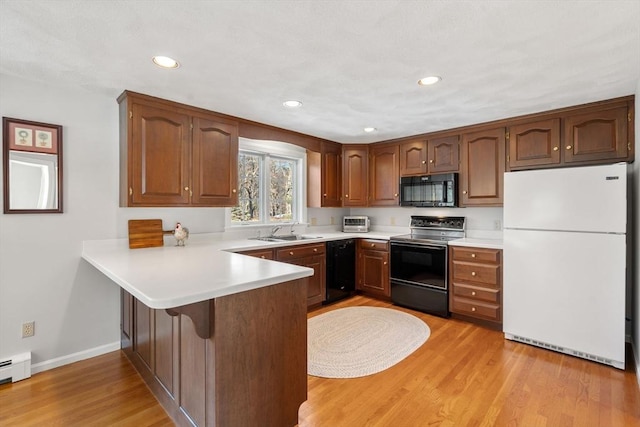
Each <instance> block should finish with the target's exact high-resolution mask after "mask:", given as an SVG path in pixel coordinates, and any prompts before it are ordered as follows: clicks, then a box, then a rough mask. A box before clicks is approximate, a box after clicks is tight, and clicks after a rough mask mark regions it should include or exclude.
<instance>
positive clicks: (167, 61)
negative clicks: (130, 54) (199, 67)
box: [153, 56, 180, 68]
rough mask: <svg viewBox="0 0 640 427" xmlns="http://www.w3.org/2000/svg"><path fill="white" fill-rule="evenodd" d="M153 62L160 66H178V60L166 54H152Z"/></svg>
mask: <svg viewBox="0 0 640 427" xmlns="http://www.w3.org/2000/svg"><path fill="white" fill-rule="evenodd" d="M153 63H154V64H156V65H157V66H158V67H162V68H178V67H179V66H180V64H178V61H176V60H175V59H173V58H169V57H168V56H154V57H153Z"/></svg>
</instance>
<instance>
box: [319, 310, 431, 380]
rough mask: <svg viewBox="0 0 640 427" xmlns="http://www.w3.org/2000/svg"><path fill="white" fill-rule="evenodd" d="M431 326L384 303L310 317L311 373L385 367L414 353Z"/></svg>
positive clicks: (356, 373) (351, 374)
mask: <svg viewBox="0 0 640 427" xmlns="http://www.w3.org/2000/svg"><path fill="white" fill-rule="evenodd" d="M430 334H431V330H430V329H429V326H427V324H426V323H424V322H423V321H422V320H421V319H419V318H417V317H416V316H413V315H411V314H408V313H405V312H403V311H398V310H393V309H390V308H381V307H346V308H340V309H337V310H334V311H329V312H327V313H323V314H320V315H318V316H315V317H312V318H311V319H309V321H308V341H307V347H308V362H309V363H308V368H307V370H308V373H309V375H313V376H316V377H324V378H356V377H363V376H366V375H371V374H375V373H376V372H380V371H383V370H385V369H387V368H389V367H391V366H393V365H395V364H396V363H398V362H400V361H401V360H402V359H404V358H405V357H407V356H409V355H410V354H411V353H413V352H414V351H415V350H416V349H417V348H418V347H420V346H421V345H422V344H424V342H425V341H427V339H428V338H429V335H430Z"/></svg>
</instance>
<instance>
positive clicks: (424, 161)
mask: <svg viewBox="0 0 640 427" xmlns="http://www.w3.org/2000/svg"><path fill="white" fill-rule="evenodd" d="M432 161H433V160H432ZM426 163H427V162H426V160H423V161H422V164H423V165H424V164H426Z"/></svg>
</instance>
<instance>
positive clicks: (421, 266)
mask: <svg viewBox="0 0 640 427" xmlns="http://www.w3.org/2000/svg"><path fill="white" fill-rule="evenodd" d="M391 280H392V281H394V282H396V283H406V284H411V285H416V286H425V287H430V288H435V289H441V290H446V289H447V287H448V286H447V246H439V245H428V244H418V243H400V242H393V241H392V242H391Z"/></svg>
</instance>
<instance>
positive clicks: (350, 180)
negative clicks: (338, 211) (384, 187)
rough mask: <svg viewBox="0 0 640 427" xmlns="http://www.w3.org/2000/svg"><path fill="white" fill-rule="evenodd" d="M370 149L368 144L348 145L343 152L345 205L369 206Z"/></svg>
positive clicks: (343, 200)
mask: <svg viewBox="0 0 640 427" xmlns="http://www.w3.org/2000/svg"><path fill="white" fill-rule="evenodd" d="M368 156H369V150H368V148H367V147H366V146H353V145H352V146H346V147H344V150H343V152H342V159H343V172H342V188H343V198H342V205H343V206H367V195H368V192H367V177H368V165H369V158H368Z"/></svg>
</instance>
